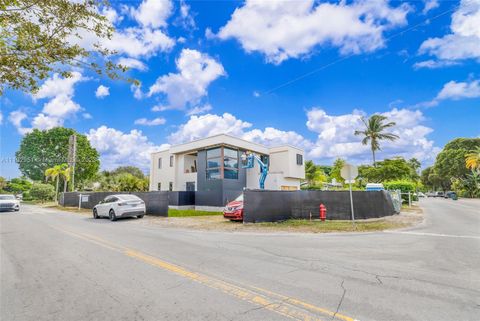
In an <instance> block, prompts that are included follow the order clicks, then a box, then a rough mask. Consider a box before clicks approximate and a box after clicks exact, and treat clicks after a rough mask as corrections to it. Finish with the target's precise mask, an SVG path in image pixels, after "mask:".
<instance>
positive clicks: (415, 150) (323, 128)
mask: <svg viewBox="0 0 480 321" xmlns="http://www.w3.org/2000/svg"><path fill="white" fill-rule="evenodd" d="M381 114H382V115H384V116H386V117H387V118H388V120H389V121H394V122H396V126H395V127H393V128H391V129H390V131H391V132H392V133H394V134H397V135H399V136H400V138H399V139H398V140H396V141H394V142H388V141H384V142H382V151H380V152H378V153H377V158H378V159H382V158H387V157H392V156H403V157H405V158H411V157H416V158H418V159H419V160H421V161H426V162H431V161H433V160H434V157H435V156H436V154H437V153H438V151H439V149H438V148H437V147H435V146H434V143H433V141H431V140H429V139H428V138H427V137H426V136H427V135H428V134H430V133H431V132H432V129H431V128H429V127H426V126H424V125H422V122H423V121H424V116H423V114H422V113H421V112H420V111H418V110H417V111H412V110H408V109H397V108H393V109H392V110H390V111H388V112H384V113H381ZM362 116H366V114H365V113H364V112H362V111H359V110H354V111H353V113H351V114H344V115H339V116H333V115H329V114H327V113H326V112H325V111H324V110H322V109H319V108H313V109H311V110H310V111H308V112H307V118H308V121H307V127H308V129H310V130H311V131H313V132H316V133H317V134H318V137H317V140H316V142H315V143H314V145H315V146H314V147H313V148H312V149H311V150H310V151H309V156H310V157H312V158H314V159H325V160H332V159H334V158H337V157H342V158H347V159H349V160H350V161H353V162H356V163H359V162H363V163H368V162H371V160H370V157H371V156H370V155H371V152H370V148H369V146H368V145H367V146H365V145H362V144H361V139H362V138H361V136H355V135H354V132H355V130H361V129H362V128H363V127H364V124H363V123H362V121H361V117H362Z"/></svg>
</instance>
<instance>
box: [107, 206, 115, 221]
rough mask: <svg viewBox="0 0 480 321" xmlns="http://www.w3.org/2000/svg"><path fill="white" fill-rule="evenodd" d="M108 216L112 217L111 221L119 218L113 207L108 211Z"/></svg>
mask: <svg viewBox="0 0 480 321" xmlns="http://www.w3.org/2000/svg"><path fill="white" fill-rule="evenodd" d="M108 218H110V221H112V222H114V221H116V220H117V217H116V216H115V212H114V211H113V209H111V210H110V212H108Z"/></svg>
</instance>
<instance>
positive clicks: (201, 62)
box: [148, 49, 225, 110]
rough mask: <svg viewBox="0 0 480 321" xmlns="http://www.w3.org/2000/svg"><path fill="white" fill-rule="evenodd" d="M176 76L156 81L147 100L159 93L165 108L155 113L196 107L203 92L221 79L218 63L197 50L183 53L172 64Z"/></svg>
mask: <svg viewBox="0 0 480 321" xmlns="http://www.w3.org/2000/svg"><path fill="white" fill-rule="evenodd" d="M176 65H177V69H178V73H169V74H168V75H164V76H161V77H159V78H158V79H157V81H156V82H155V84H154V85H152V86H151V87H150V90H149V93H148V96H152V95H154V94H157V93H162V94H164V95H165V96H166V101H167V104H165V105H164V106H163V107H159V108H157V109H158V110H166V109H185V108H189V107H192V106H196V105H198V104H199V103H200V102H201V100H202V98H204V97H205V96H207V88H208V86H209V85H210V83H211V82H213V81H214V80H215V79H217V78H219V77H221V76H223V75H225V70H224V69H223V66H222V64H221V63H219V62H217V61H216V60H215V59H213V58H211V57H210V56H208V55H207V54H203V53H201V52H199V51H197V50H192V49H183V50H182V52H181V54H180V57H179V58H178V59H177V60H176Z"/></svg>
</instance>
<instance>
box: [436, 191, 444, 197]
mask: <svg viewBox="0 0 480 321" xmlns="http://www.w3.org/2000/svg"><path fill="white" fill-rule="evenodd" d="M444 195H445V193H443V192H435V197H443V196H444Z"/></svg>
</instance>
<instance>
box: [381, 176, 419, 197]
mask: <svg viewBox="0 0 480 321" xmlns="http://www.w3.org/2000/svg"><path fill="white" fill-rule="evenodd" d="M383 185H384V186H385V188H386V189H388V190H395V191H396V190H400V191H401V192H402V199H403V200H404V201H405V202H408V195H407V194H403V193H408V192H410V193H412V194H413V193H415V190H416V187H417V185H416V184H415V183H414V182H412V181H406V180H399V181H391V182H386V183H385V184H383ZM412 200H413V201H415V200H418V198H417V197H414V196H413V195H412Z"/></svg>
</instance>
